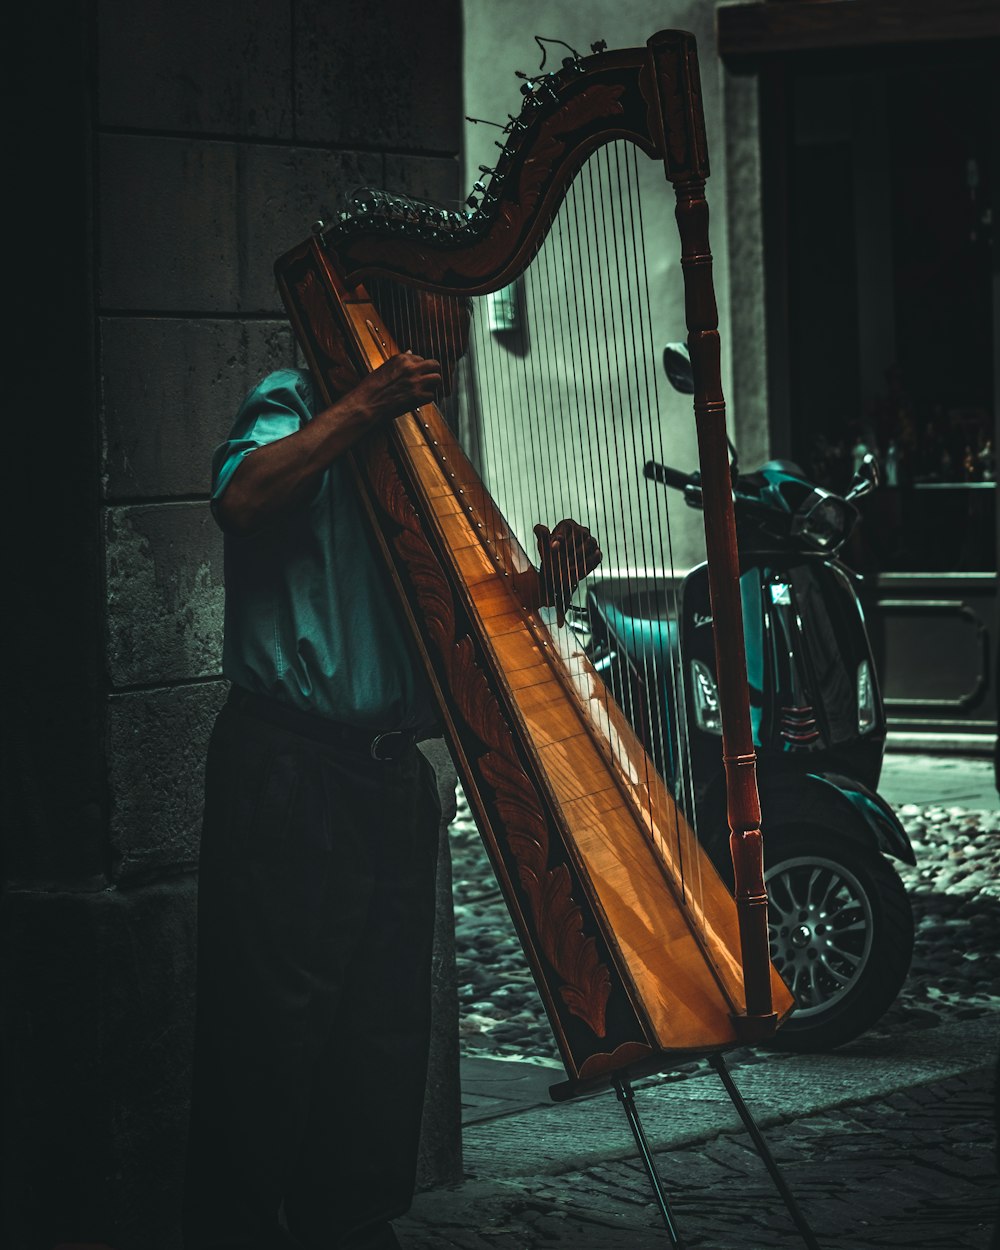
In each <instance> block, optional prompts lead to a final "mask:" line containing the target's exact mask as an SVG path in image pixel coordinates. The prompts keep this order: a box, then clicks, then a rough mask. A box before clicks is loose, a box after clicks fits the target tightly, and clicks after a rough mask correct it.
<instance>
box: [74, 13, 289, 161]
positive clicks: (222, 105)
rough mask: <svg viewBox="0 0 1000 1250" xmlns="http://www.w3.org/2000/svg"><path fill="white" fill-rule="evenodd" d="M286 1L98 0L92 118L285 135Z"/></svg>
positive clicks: (112, 122)
mask: <svg viewBox="0 0 1000 1250" xmlns="http://www.w3.org/2000/svg"><path fill="white" fill-rule="evenodd" d="M291 26H292V6H291V5H284V4H274V3H272V0H213V2H212V3H211V4H203V3H198V2H197V0H194V2H192V0H185V2H184V3H180V4H178V3H177V0H144V3H143V4H135V3H132V2H131V0H100V3H99V5H98V18H97V30H98V41H99V44H98V55H99V57H100V64H101V71H102V73H101V91H100V94H99V101H100V123H101V125H102V126H127V127H129V128H132V129H135V128H144V129H149V130H161V131H162V130H172V131H178V130H182V131H197V132H199V133H201V134H210V133H216V134H219V133H221V134H226V135H229V136H233V135H265V136H267V137H269V138H275V137H279V136H286V137H289V138H290V137H291V123H292V100H291V70H290V65H291Z"/></svg>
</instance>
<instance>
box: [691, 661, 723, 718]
mask: <svg viewBox="0 0 1000 1250" xmlns="http://www.w3.org/2000/svg"><path fill="white" fill-rule="evenodd" d="M691 691H692V694H693V702H694V722H695V724H696V725H697V726H698V728H699V729H701V730H702V731H703V732H704V733H707V734H721V733H722V712H721V711H720V709H719V690H718V687H717V686H716V684H715V678H714V677H713V676H712V674H711V672H710V670H709V667H708V665H707V664H704V663H703V662H702V661H701V660H692V661H691Z"/></svg>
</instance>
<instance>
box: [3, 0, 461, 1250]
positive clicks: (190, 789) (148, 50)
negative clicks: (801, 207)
mask: <svg viewBox="0 0 1000 1250" xmlns="http://www.w3.org/2000/svg"><path fill="white" fill-rule="evenodd" d="M18 20H19V22H20V23H21V27H20V29H19V30H17V31H15V32H13V33H12V40H11V46H12V47H13V48H15V49H16V54H15V57H14V59H15V60H16V61H17V64H16V66H15V67H14V71H13V72H14V74H15V83H16V89H17V90H18V92H19V98H20V100H21V102H22V104H23V115H22V116H21V117H20V118H19V119H18V121H17V123H16V124H15V125H14V126H13V129H14V130H15V131H16V132H17V133H16V136H15V141H14V142H15V156H14V162H15V163H14V168H15V169H16V170H18V172H19V176H20V188H19V191H20V194H19V197H18V201H17V204H16V210H17V212H18V215H19V221H18V224H19V227H20V228H19V230H18V231H17V232H15V235H14V237H13V238H12V239H11V245H12V246H11V253H12V255H11V263H12V266H13V269H14V275H15V279H14V281H15V286H14V290H15V292H17V300H18V306H19V310H20V312H21V317H20V318H19V330H20V331H22V332H23V333H22V334H21V336H20V337H19V338H18V339H16V340H14V341H13V343H12V344H11V346H12V349H13V350H12V360H11V362H10V364H11V366H12V367H11V369H10V374H11V375H12V376H13V377H14V379H15V383H16V391H15V397H14V403H13V406H12V412H11V413H10V414H8V415H9V417H11V418H12V421H11V424H12V425H13V426H14V429H13V432H12V436H11V448H12V452H13V454H12V458H11V465H12V468H13V474H12V476H14V477H15V478H16V479H17V481H18V482H20V484H21V485H22V486H23V487H24V488H25V494H24V497H23V500H19V502H18V503H16V504H15V507H14V508H13V509H12V517H11V522H10V524H17V525H18V526H19V528H18V529H17V530H16V531H10V530H9V531H8V532H9V533H10V532H15V533H16V534H17V535H18V541H17V543H16V544H15V545H16V546H17V551H16V553H15V554H14V556H13V567H12V573H13V584H14V588H15V591H16V602H17V605H18V611H17V612H16V613H15V614H13V615H14V618H15V619H14V624H15V632H16V644H15V647H14V650H13V654H14V656H15V657H16V658H15V662H14V663H13V664H12V665H11V666H10V669H11V672H10V675H9V688H10V694H11V696H12V697H11V700H10V701H9V702H8V709H11V708H13V709H15V710H14V712H13V714H11V712H10V710H9V712H8V714H9V715H12V718H13V717H16V718H17V720H16V724H15V725H14V729H15V733H14V734H13V735H12V741H13V748H12V750H11V751H10V752H8V753H5V767H4V786H3V801H4V809H5V813H6V820H5V827H6V829H7V830H8V831H9V833H8V836H7V843H6V851H5V860H4V869H5V879H6V884H5V892H4V899H3V956H2V959H3V977H4V989H5V992H4V1014H3V1042H4V1055H5V1057H4V1081H5V1090H6V1093H7V1098H6V1106H7V1109H8V1114H7V1115H6V1116H5V1128H4V1165H3V1182H2V1183H3V1209H4V1215H3V1220H4V1226H3V1229H2V1232H0V1240H2V1241H3V1242H4V1244H5V1245H9V1246H11V1247H13V1248H14V1250H21V1248H22V1247H24V1248H27V1247H32V1248H34V1247H40V1248H42V1250H49V1248H50V1247H52V1246H55V1245H56V1244H58V1243H59V1242H79V1243H82V1242H93V1243H101V1242H104V1243H106V1244H107V1245H109V1246H113V1247H115V1248H116V1250H131V1248H132V1247H135V1250H158V1248H159V1247H163V1248H165V1250H166V1248H172V1247H175V1246H177V1245H179V1235H178V1231H177V1216H178V1203H179V1186H180V1176H181V1166H182V1155H183V1140H184V1133H185V1128H186V1102H187V1082H188V1067H189V1061H190V1037H191V1009H192V991H193V943H194V911H193V905H194V897H195V876H194V867H195V862H196V856H197V845H198V829H199V821H200V807H201V770H202V761H203V758H204V753H205V744H206V741H207V736H208V732H209V729H210V726H211V722H212V718H213V715H214V712H215V710H216V709H217V707H218V706H219V704H220V702H221V700H222V698H223V697H224V693H225V691H224V685H223V683H222V682H221V680H220V678H219V661H220V643H221V613H222V593H223V588H222V560H221V543H220V539H219V535H218V532H217V531H216V529H215V527H214V525H213V524H212V522H211V519H210V516H209V512H208V508H207V492H208V464H209V458H210V455H211V450H212V448H213V447H214V446H215V444H216V443H217V442H218V441H219V440H220V439H221V438H222V437H223V436H224V434H225V433H226V431H227V429H228V426H229V423H230V421H231V419H232V416H233V414H234V412H235V410H236V407H237V406H238V404H239V402H240V400H241V399H242V397H243V395H244V394H245V392H246V391H247V390H248V389H249V388H250V387H251V386H252V385H253V383H254V382H255V381H256V380H257V379H258V378H259V377H260V376H261V375H262V374H263V373H265V372H267V371H268V370H269V369H271V368H273V367H275V366H279V365H284V364H290V363H293V362H294V361H295V349H294V346H293V343H292V339H291V335H290V333H289V330H288V327H287V325H286V323H285V320H284V315H283V312H282V308H281V305H280V302H279V299H278V296H277V293H276V290H275V286H274V282H273V278H272V265H273V262H274V260H275V258H276V257H277V256H278V255H279V254H281V253H282V252H283V251H285V250H286V249H288V248H289V247H291V246H292V245H294V244H296V243H298V242H299V241H301V239H302V238H304V237H305V236H306V234H307V233H308V230H309V227H310V225H311V223H312V222H313V221H314V220H316V219H317V218H323V217H329V216H331V215H332V213H333V211H334V209H335V207H336V205H337V203H338V201H339V200H340V198H341V197H342V196H343V195H345V194H347V193H349V192H350V191H352V190H353V189H354V188H355V187H356V186H358V185H360V184H362V183H373V184H376V185H385V186H388V187H390V188H392V189H396V190H401V191H408V192H410V193H413V194H418V195H432V196H435V197H437V198H442V199H447V200H452V201H454V199H455V198H456V196H457V195H458V193H459V192H458V165H457V151H458V146H459V126H458V122H459V118H460V113H461V92H460V79H459V73H460V31H461V23H460V13H459V4H458V2H457V0H430V2H429V3H428V4H427V5H425V6H424V7H423V10H422V14H421V21H420V24H419V27H416V28H415V27H414V19H413V9H412V6H408V5H403V4H402V3H399V2H398V0H381V2H379V0H376V2H375V3H372V4H369V5H366V6H343V5H336V6H334V5H330V4H328V3H322V2H321V0H290V2H289V3H286V4H281V5H277V4H274V3H272V2H271V0H239V2H237V0H213V3H211V4H204V3H202V4H194V3H188V0H182V2H181V3H178V2H177V0H146V2H145V3H143V4H139V5H137V4H134V3H129V2H127V0H90V2H87V0H79V2H78V3H73V2H72V0H57V3H56V4H55V5H54V6H47V7H46V8H45V10H44V12H43V11H42V10H41V9H40V8H39V10H38V12H37V13H33V12H30V11H29V12H25V13H23V14H22V15H21V16H20V18H19V19H18ZM9 493H10V495H11V496H13V490H12V491H11V492H9Z"/></svg>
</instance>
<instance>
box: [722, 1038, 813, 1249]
mask: <svg viewBox="0 0 1000 1250" xmlns="http://www.w3.org/2000/svg"><path fill="white" fill-rule="evenodd" d="M708 1061H709V1063H710V1064H711V1065H712V1067H713V1068H714V1069H715V1070H716V1072H718V1074H719V1076H720V1077H721V1078H722V1083H723V1085H725V1087H726V1093H727V1094H728V1095H729V1097H730V1098H731V1099H732V1103H733V1106H734V1107H735V1108H736V1110H737V1111H738V1112H739V1116H740V1119H741V1120H742V1121H743V1124H744V1126H745V1127H746V1130H747V1132H748V1133H749V1134H750V1138H751V1140H752V1141H753V1144H754V1146H755V1147H756V1150H757V1153H758V1155H760V1157H761V1159H762V1160H763V1162H764V1166H765V1167H766V1168H767V1170H768V1172H770V1174H771V1179H772V1180H773V1181H774V1184H775V1188H776V1189H777V1191H778V1193H779V1194H781V1197H782V1200H783V1201H784V1204H785V1206H786V1207H787V1208H788V1214H789V1215H790V1216H791V1217H792V1219H793V1220H794V1222H795V1227H796V1228H797V1229H798V1230H799V1232H800V1233H801V1234H802V1240H803V1241H804V1242H805V1244H806V1246H807V1247H808V1248H809V1250H821V1247H820V1244H819V1242H818V1241H817V1240H816V1237H815V1234H814V1233H813V1231H812V1229H811V1228H810V1227H809V1225H808V1224H807V1223H806V1218H805V1216H804V1215H803V1214H802V1211H801V1210H800V1209H799V1204H798V1203H797V1202H796V1201H795V1196H794V1195H793V1194H792V1191H791V1190H790V1189H789V1188H788V1186H787V1184H786V1183H785V1178H784V1177H783V1176H782V1175H781V1172H780V1171H779V1170H778V1165H777V1163H775V1161H774V1156H773V1155H772V1154H771V1151H770V1150H769V1149H768V1145H767V1142H766V1141H765V1140H764V1138H763V1136H762V1135H761V1131H760V1129H759V1128H758V1127H757V1122H756V1121H755V1120H754V1118H753V1116H752V1115H751V1114H750V1108H749V1107H748V1106H747V1105H746V1103H745V1102H744V1101H743V1095H742V1094H741V1093H740V1091H739V1090H738V1089H737V1088H736V1085H735V1084H734V1082H733V1078H732V1074H731V1073H730V1071H729V1068H728V1067H727V1066H726V1061H725V1059H723V1057H722V1056H721V1055H718V1054H713V1055H709V1056H708Z"/></svg>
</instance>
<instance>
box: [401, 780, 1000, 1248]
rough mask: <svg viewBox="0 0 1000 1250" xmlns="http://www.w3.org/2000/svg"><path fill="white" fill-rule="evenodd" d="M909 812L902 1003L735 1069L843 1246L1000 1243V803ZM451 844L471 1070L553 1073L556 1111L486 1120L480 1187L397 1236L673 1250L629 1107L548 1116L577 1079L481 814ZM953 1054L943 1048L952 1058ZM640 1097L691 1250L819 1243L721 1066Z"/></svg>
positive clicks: (805, 1195) (432, 1196)
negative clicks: (817, 1046)
mask: <svg viewBox="0 0 1000 1250" xmlns="http://www.w3.org/2000/svg"><path fill="white" fill-rule="evenodd" d="M898 811H899V813H900V816H901V819H902V820H903V822H904V824H905V826H906V828H907V831H908V833H909V835H910V837H911V839H912V840H913V843H914V847H915V849H916V852H917V858H918V864H917V867H916V868H908V867H906V866H905V865H903V866H899V865H897V867H900V870H901V876H902V877H903V879H904V882H905V884H906V886H907V890H908V892H909V894H910V898H911V902H912V905H913V910H914V918H915V921H916V946H915V953H914V960H913V966H912V969H911V973H910V976H909V978H908V980H907V982H906V985H905V986H904V989H903V992H902V993H901V995H900V997H899V999H898V1000H897V1002H896V1003H895V1004H894V1005H893V1007H892V1008H890V1010H889V1011H888V1012H887V1013H886V1015H885V1016H884V1017H883V1018H882V1020H881V1021H880V1022H879V1023H878V1025H877V1026H875V1027H874V1028H873V1029H871V1030H869V1032H868V1033H867V1034H865V1035H864V1037H863V1038H861V1039H858V1041H856V1042H855V1043H851V1044H850V1045H849V1046H847V1047H845V1048H842V1049H841V1050H839V1051H837V1052H834V1054H832V1055H813V1056H799V1055H786V1054H780V1053H774V1052H767V1051H760V1052H755V1051H749V1050H747V1051H737V1052H734V1053H733V1054H731V1055H730V1056H729V1063H730V1066H731V1067H735V1068H740V1069H741V1071H740V1073H739V1074H738V1081H737V1083H738V1084H739V1085H740V1087H741V1088H742V1089H743V1091H744V1093H745V1095H746V1097H747V1101H748V1102H749V1103H750V1105H751V1108H752V1109H753V1110H754V1112H755V1114H756V1115H757V1118H758V1121H759V1122H760V1123H761V1125H762V1126H763V1127H764V1128H765V1130H766V1132H765V1135H766V1137H767V1139H768V1141H769V1143H770V1145H771V1148H772V1150H773V1152H774V1154H775V1156H776V1157H777V1159H778V1162H779V1165H780V1166H781V1168H782V1171H783V1173H784V1176H785V1178H786V1180H787V1181H788V1183H789V1185H790V1186H791V1188H792V1191H793V1192H794V1193H795V1195H796V1197H797V1199H798V1201H799V1203H800V1205H801V1207H802V1208H803V1210H804V1212H805V1214H806V1216H807V1218H808V1220H809V1222H810V1224H811V1225H812V1227H813V1229H814V1231H815V1233H816V1235H817V1238H818V1241H819V1244H820V1246H821V1247H822V1248H823V1250H881V1248H883V1247H913V1248H914V1250H918V1248H919V1250H924V1248H927V1250H987V1247H990V1250H1000V1241H997V1242H996V1243H995V1245H994V1244H993V1243H992V1242H991V1233H990V1230H991V1229H992V1228H993V1224H994V1220H995V1218H996V1199H997V1191H998V1185H997V1172H996V1166H997V1165H996V1154H995V1122H994V1117H995V1110H994V1108H995V1106H996V1103H995V1097H994V1089H993V1084H994V1070H995V1063H996V1058H997V1048H998V1045H1000V953H998V952H1000V812H998V811H996V810H966V809H964V808H961V807H957V806H953V807H942V806H927V805H921V806H908V807H907V806H903V807H900V808H899V809H898ZM452 847H453V856H454V867H455V881H456V890H455V896H456V928H457V943H458V955H459V968H460V977H461V980H462V982H463V986H462V991H461V995H462V1011H463V1017H462V1035H463V1048H464V1053H465V1055H466V1057H467V1058H466V1063H467V1064H469V1063H471V1064H475V1063H481V1064H485V1065H489V1063H490V1062H491V1061H493V1069H492V1070H496V1069H497V1068H502V1069H504V1070H505V1071H506V1070H508V1069H509V1070H511V1071H516V1072H517V1073H519V1074H522V1073H531V1072H532V1071H534V1072H537V1074H538V1079H537V1086H538V1091H539V1092H538V1101H537V1103H535V1104H534V1105H531V1104H530V1102H529V1103H522V1104H521V1106H520V1107H512V1109H511V1111H510V1112H509V1113H508V1114H505V1113H504V1112H503V1111H502V1110H501V1111H498V1112H495V1113H494V1118H492V1119H490V1117H489V1115H480V1116H478V1119H477V1117H476V1115H475V1111H474V1109H473V1113H472V1120H473V1122H472V1123H470V1124H469V1125H468V1126H467V1129H466V1135H465V1156H466V1169H467V1173H468V1178H467V1180H466V1181H465V1183H464V1184H462V1185H460V1186H456V1187H453V1188H450V1189H448V1188H445V1189H438V1190H434V1191H431V1192H428V1193H425V1194H421V1195H419V1196H418V1198H417V1202H416V1204H415V1206H414V1210H413V1212H412V1213H411V1216H410V1217H408V1218H407V1219H406V1220H404V1221H400V1222H399V1224H398V1228H399V1231H400V1236H401V1239H402V1241H403V1244H404V1246H405V1247H406V1250H486V1248H487V1247H495V1248H496V1250H544V1248H546V1247H558V1246H565V1247H570V1246H572V1247H575V1248H578V1250H619V1248H621V1250H625V1248H626V1247H628V1248H629V1250H647V1248H648V1250H658V1248H659V1247H667V1246H669V1244H670V1242H669V1240H668V1238H667V1235H666V1232H665V1230H664V1228H663V1225H662V1221H661V1220H660V1217H659V1215H658V1213H657V1210H656V1208H655V1206H654V1204H653V1200H652V1194H651V1190H650V1187H649V1182H648V1178H647V1177H646V1175H645V1173H644V1171H643V1169H642V1166H641V1164H640V1162H639V1161H638V1158H637V1157H636V1150H635V1147H634V1145H633V1143H632V1141H631V1138H630V1137H629V1134H628V1129H627V1127H626V1125H625V1120H624V1116H623V1115H622V1113H621V1110H620V1108H618V1107H617V1105H616V1103H615V1100H614V1097H613V1095H610V1094H604V1095H601V1096H599V1097H598V1098H594V1099H592V1100H589V1101H588V1100H577V1101H576V1102H574V1103H572V1104H569V1105H568V1106H563V1107H552V1106H547V1105H545V1104H544V1101H543V1100H544V1088H545V1085H546V1084H547V1081H548V1078H549V1074H548V1073H547V1072H545V1071H544V1069H545V1068H546V1067H552V1068H556V1069H558V1071H556V1072H553V1073H552V1078H553V1079H559V1078H560V1075H561V1073H562V1067H561V1065H560V1064H559V1063H558V1060H557V1059H556V1052H555V1049H554V1046H553V1043H552V1040H551V1034H550V1031H549V1028H548V1024H547V1022H546V1021H545V1018H544V1013H543V1012H542V1008H541V1004H540V1002H539V1000H538V997H537V994H536V993H535V991H534V988H533V985H532V983H531V979H530V975H529V974H528V972H527V970H526V968H525V963H524V957H523V955H522V954H521V951H520V947H519V944H518V942H517V938H516V936H515V934H514V932H513V929H512V926H511V924H510V920H509V917H508V915H507V912H506V908H505V907H504V904H503V902H502V900H501V898H500V895H499V891H498V890H497V888H496V886H495V885H494V883H493V880H492V875H491V873H490V871H489V867H488V864H487V863H486V860H485V856H484V854H483V852H482V850H481V847H480V845H479V842H478V835H476V833H475V831H474V829H473V827H472V825H471V823H470V822H469V821H468V815H467V812H463V810H462V809H461V808H460V812H459V818H458V820H457V821H456V823H455V825H454V826H453V830H452ZM476 1056H480V1057H482V1058H479V1059H477V1058H476ZM935 1056H937V1057H938V1059H940V1058H941V1056H944V1060H943V1061H942V1063H941V1066H939V1067H935V1063H937V1062H938V1059H935ZM497 1059H504V1060H513V1059H522V1060H523V1059H530V1060H531V1063H532V1064H533V1065H538V1066H535V1067H532V1066H528V1065H527V1064H525V1063H523V1062H522V1063H521V1064H516V1063H501V1064H497V1063H496V1060H497ZM936 1074H937V1075H936ZM519 1079H523V1078H520V1077H519ZM678 1082H683V1084H681V1085H679V1084H678ZM818 1087H824V1088H823V1093H822V1094H821V1095H820V1096H819V1097H816V1096H815V1091H816V1089H817V1088H818ZM803 1090H805V1091H806V1092H805V1094H803ZM637 1098H638V1099H639V1101H640V1106H641V1107H642V1113H643V1118H644V1120H646V1123H647V1131H650V1129H651V1126H652V1130H651V1131H650V1138H651V1140H652V1141H653V1142H654V1153H655V1158H656V1165H657V1168H658V1171H659V1173H660V1175H661V1176H662V1178H663V1180H664V1183H665V1186H666V1189H667V1192H668V1194H669V1195H670V1200H671V1204H672V1207H673V1210H674V1214H675V1216H676V1219H677V1222H678V1225H679V1227H680V1229H681V1232H682V1234H683V1236H684V1237H685V1239H686V1241H685V1244H686V1245H687V1246H688V1247H689V1248H690V1250H735V1248H736V1247H739V1248H740V1250H785V1247H789V1248H791V1247H800V1246H802V1245H803V1244H804V1243H803V1241H802V1238H801V1236H800V1234H799V1233H798V1232H797V1230H796V1229H795V1228H794V1226H793V1225H792V1223H791V1221H790V1219H789V1217H788V1215H787V1212H786V1211H785V1209H784V1206H783V1205H782V1203H781V1200H780V1198H779V1196H778V1194H777V1192H776V1191H775V1189H774V1187H773V1184H772V1182H771V1180H770V1178H769V1177H768V1175H767V1173H766V1172H765V1170H764V1167H763V1165H762V1163H761V1161H760V1160H759V1158H758V1157H757V1155H756V1153H755V1152H754V1151H753V1148H752V1145H751V1143H750V1141H749V1138H748V1137H747V1136H746V1134H745V1132H744V1131H743V1129H742V1127H741V1126H740V1125H739V1122H738V1121H736V1120H735V1116H734V1114H733V1113H732V1110H731V1108H730V1107H729V1105H728V1102H726V1101H725V1098H724V1095H723V1094H721V1093H720V1092H719V1087H718V1082H717V1078H715V1076H714V1074H709V1073H707V1071H706V1064H705V1063H696V1064H689V1065H686V1066H685V1068H683V1069H680V1070H678V1071H677V1072H675V1073H672V1074H666V1075H664V1076H661V1077H658V1078H655V1079H653V1080H652V1081H650V1082H639V1083H638V1084H637ZM646 1100H648V1101H646ZM713 1100H714V1101H713ZM810 1100H812V1101H810ZM473 1101H474V1100H473ZM710 1102H711V1103H712V1106H711V1108H709V1103H710ZM722 1103H724V1104H725V1107H724V1110H725V1112H726V1113H727V1115H728V1120H727V1119H726V1118H725V1116H722V1114H721V1111H720V1105H721V1104H722ZM709 1110H711V1114H708V1111H709ZM762 1112H763V1114H762ZM671 1124H672V1125H673V1126H674V1128H673V1131H672V1132H667V1131H665V1129H664V1126H665V1125H671ZM678 1125H679V1127H678Z"/></svg>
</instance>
